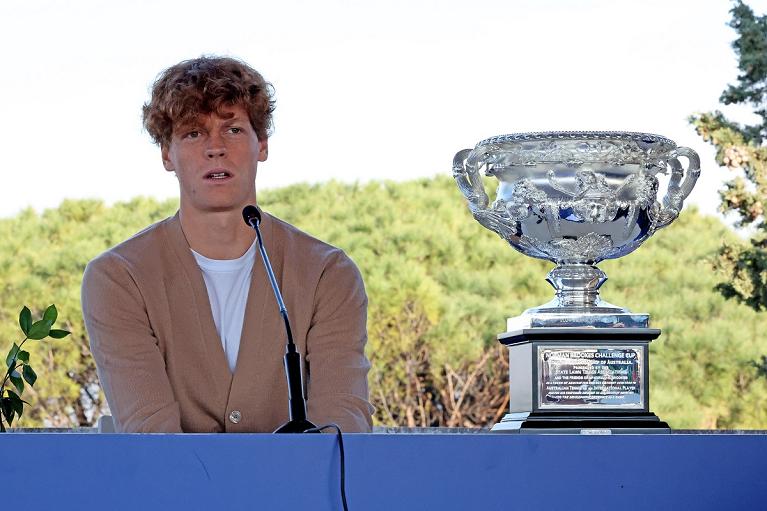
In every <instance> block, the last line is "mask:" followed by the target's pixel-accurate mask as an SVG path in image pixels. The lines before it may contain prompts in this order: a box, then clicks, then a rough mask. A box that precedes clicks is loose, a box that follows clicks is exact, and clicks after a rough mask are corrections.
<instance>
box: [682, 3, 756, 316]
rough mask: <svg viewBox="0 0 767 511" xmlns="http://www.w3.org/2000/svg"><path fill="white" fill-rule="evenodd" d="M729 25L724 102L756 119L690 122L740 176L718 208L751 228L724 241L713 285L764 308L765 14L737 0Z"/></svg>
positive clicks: (714, 116) (718, 116) (705, 117)
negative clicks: (733, 68) (730, 62)
mask: <svg viewBox="0 0 767 511" xmlns="http://www.w3.org/2000/svg"><path fill="white" fill-rule="evenodd" d="M730 13H731V14H732V20H731V21H730V23H729V25H730V26H731V27H732V28H733V29H735V32H736V33H737V38H736V39H735V41H734V42H733V44H732V46H733V49H734V50H735V53H736V55H737V56H738V69H739V70H740V73H739V75H738V79H737V82H736V83H735V84H731V85H729V86H728V87H727V89H725V91H724V92H723V93H722V95H721V97H720V98H719V101H720V102H721V103H723V104H724V105H741V104H742V105H748V106H749V107H751V108H753V113H754V114H755V116H756V117H757V118H758V119H759V121H758V122H756V123H755V124H750V125H747V124H739V123H736V122H733V121H731V120H729V119H728V118H727V117H726V116H725V115H724V114H723V113H722V112H720V111H715V112H709V113H704V114H699V115H695V116H693V117H692V118H691V122H692V123H693V124H694V125H695V128H696V130H697V132H698V134H700V135H701V136H702V137H703V139H704V140H705V141H707V142H710V143H711V144H713V146H714V147H715V148H716V161H717V163H719V165H722V166H726V167H727V168H729V169H731V170H742V176H740V175H739V176H737V177H735V178H734V179H732V180H731V181H729V182H728V183H727V184H726V186H725V188H724V190H722V191H721V192H720V195H721V198H722V204H721V206H720V209H721V211H723V212H734V213H735V214H736V216H737V225H738V226H740V227H745V226H748V227H751V228H753V229H754V230H755V233H754V236H753V237H752V239H751V240H750V243H748V244H743V243H738V242H733V243H727V244H725V245H724V246H723V247H722V248H721V250H720V252H719V257H718V258H717V267H718V269H719V271H720V273H721V274H722V275H723V276H724V277H725V278H726V279H727V281H726V282H724V283H720V284H719V285H718V289H719V290H720V291H721V292H722V293H723V294H724V295H725V296H727V297H731V298H736V299H738V300H740V301H742V302H744V303H746V304H748V305H749V306H751V307H753V308H754V309H756V310H765V309H767V223H765V211H766V210H767V147H766V146H765V143H764V142H765V137H767V15H762V16H756V15H755V14H754V11H753V10H752V9H751V8H750V7H749V6H748V5H746V4H744V3H743V2H742V1H740V0H738V1H737V2H735V4H734V5H733V7H732V9H731V10H730Z"/></svg>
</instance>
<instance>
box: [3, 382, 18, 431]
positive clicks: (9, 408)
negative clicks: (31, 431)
mask: <svg viewBox="0 0 767 511" xmlns="http://www.w3.org/2000/svg"><path fill="white" fill-rule="evenodd" d="M9 392H10V391H9ZM0 408H2V409H3V417H5V422H7V423H8V425H9V426H10V425H11V424H13V417H14V415H15V414H16V412H15V411H14V409H13V402H12V401H11V398H9V397H4V398H3V399H2V401H0Z"/></svg>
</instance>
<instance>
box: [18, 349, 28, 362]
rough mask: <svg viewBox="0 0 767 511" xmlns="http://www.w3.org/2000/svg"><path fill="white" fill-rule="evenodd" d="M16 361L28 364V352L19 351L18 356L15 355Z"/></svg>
mask: <svg viewBox="0 0 767 511" xmlns="http://www.w3.org/2000/svg"><path fill="white" fill-rule="evenodd" d="M16 360H20V361H21V362H24V363H25V364H28V363H29V352H28V351H24V350H21V351H20V352H19V354H18V355H16Z"/></svg>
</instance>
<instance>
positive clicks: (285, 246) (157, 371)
mask: <svg viewBox="0 0 767 511" xmlns="http://www.w3.org/2000/svg"><path fill="white" fill-rule="evenodd" d="M273 110H274V101H273V100H272V96H271V85H269V84H268V83H266V82H265V81H264V79H263V78H262V77H261V75H260V74H259V73H257V72H256V71H255V70H253V69H252V68H250V67H249V66H248V65H246V64H245V63H243V62H240V61H237V60H235V59H231V58H213V57H201V58H198V59H194V60H189V61H184V62H181V63H179V64H177V65H175V66H173V67H171V68H169V69H167V70H165V71H164V72H163V73H162V74H161V75H160V77H159V78H158V79H157V81H156V82H155V84H154V87H153V89H152V97H151V100H150V101H149V103H147V104H146V105H144V126H145V128H146V129H147V131H148V132H149V134H150V135H151V137H152V138H153V140H154V141H155V142H156V143H157V144H158V145H159V146H160V149H161V153H162V162H163V165H164V167H165V169H166V170H167V171H169V172H175V174H176V177H177V178H178V183H179V191H180V208H179V211H178V213H177V214H176V215H175V216H173V217H171V218H168V219H166V220H163V221H161V222H159V223H157V224H154V225H152V226H150V227H148V228H147V229H145V230H144V231H142V232H140V233H138V234H136V235H135V236H133V237H132V238H130V239H129V240H127V241H125V242H123V243H121V244H120V245H117V246H116V247H114V248H112V249H110V250H108V251H107V252H105V253H104V254H102V255H100V256H98V257H97V258H96V259H94V260H93V261H91V262H90V263H89V264H88V266H87V268H86V270H85V274H84V276H83V287H82V306H83V316H84V319H85V324H86V327H87V329H88V334H89V337H90V343H91V350H92V352H93V356H94V358H95V360H96V365H97V368H98V374H99V380H100V381H101V384H102V386H103V389H104V393H105V394H106V397H107V401H108V402H109V407H110V410H111V411H112V414H113V416H114V419H115V426H116V429H117V431H126V432H182V431H183V432H199V433H205V432H224V431H226V432H270V431H273V430H274V429H276V428H277V427H278V426H280V425H281V424H283V423H284V422H286V421H287V420H288V403H287V396H288V391H287V384H286V379H285V373H284V368H283V355H284V352H285V341H286V336H285V330H284V324H283V322H282V318H281V317H280V314H279V309H278V306H277V304H276V301H275V298H274V296H273V294H272V289H271V287H270V285H269V281H268V277H267V274H266V271H265V269H264V266H263V263H262V261H261V260H260V257H257V249H256V245H255V232H254V231H253V230H252V229H251V228H250V227H248V226H247V225H246V224H245V223H244V222H243V219H242V209H243V208H244V207H245V206H247V205H248V204H256V185H255V180H256V171H257V168H258V163H259V162H262V161H264V160H266V158H267V154H268V140H267V135H268V130H269V128H270V126H271V118H272V111H273ZM261 232H262V235H263V237H264V244H265V246H266V249H267V251H268V253H269V258H270V260H271V263H272V266H273V268H274V272H275V275H276V278H277V281H278V283H279V285H280V288H281V289H282V293H283V297H284V300H285V304H286V307H287V309H288V313H289V315H290V320H291V326H292V331H293V336H294V340H295V342H296V345H297V348H298V350H299V352H300V353H301V354H302V355H303V357H304V362H305V374H304V378H305V382H306V390H307V415H308V418H309V420H311V421H312V422H314V423H315V424H317V425H320V424H326V423H328V422H335V423H337V424H338V425H340V426H341V428H342V429H343V430H344V431H347V432H364V431H369V430H370V428H371V412H372V407H371V406H370V404H369V403H368V390H367V372H368V370H369V368H370V364H369V362H368V360H367V359H366V358H365V354H364V345H365V342H366V340H367V333H366V315H367V297H366V295H365V290H364V286H363V283H362V278H361V276H360V273H359V271H358V270H357V268H356V266H355V265H354V263H353V262H352V261H351V260H350V259H349V258H348V257H347V256H346V255H345V254H344V253H343V252H342V251H341V250H339V249H337V248H334V247H332V246H330V245H327V244H326V243H323V242H321V241H319V240H317V239H315V238H312V237H311V236H309V235H307V234H305V233H303V232H301V231H299V230H298V229H296V228H295V227H293V226H291V225H289V224H287V223H285V222H283V221H281V220H278V219H277V218H275V217H272V216H270V215H268V214H266V213H263V212H262V222H261Z"/></svg>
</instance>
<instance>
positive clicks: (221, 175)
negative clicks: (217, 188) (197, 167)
mask: <svg viewBox="0 0 767 511" xmlns="http://www.w3.org/2000/svg"><path fill="white" fill-rule="evenodd" d="M228 177H232V175H231V174H230V173H229V172H227V171H225V170H217V171H213V172H208V173H207V174H205V179H226V178H228Z"/></svg>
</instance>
